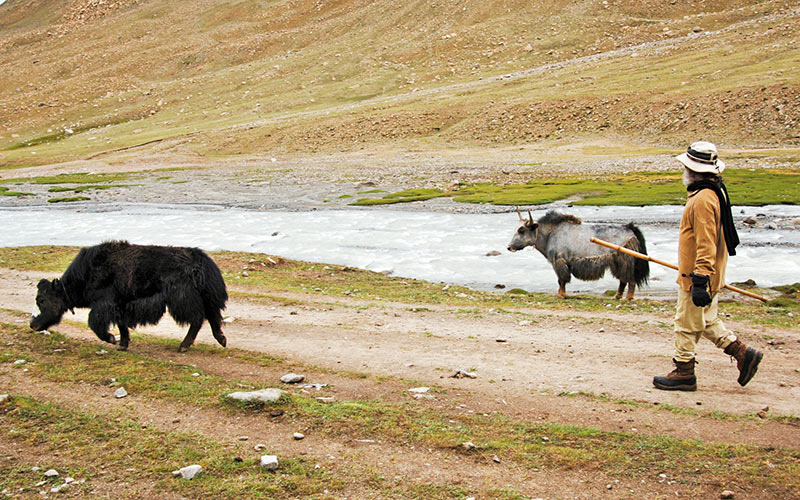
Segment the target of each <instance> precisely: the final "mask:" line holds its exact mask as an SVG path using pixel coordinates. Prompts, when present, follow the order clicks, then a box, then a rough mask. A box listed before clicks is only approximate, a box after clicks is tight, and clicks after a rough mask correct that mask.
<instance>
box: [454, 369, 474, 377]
mask: <svg viewBox="0 0 800 500" xmlns="http://www.w3.org/2000/svg"><path fill="white" fill-rule="evenodd" d="M450 378H478V374H477V373H475V372H470V371H467V370H456V371H455V372H454V373H453V374H452V375H450Z"/></svg>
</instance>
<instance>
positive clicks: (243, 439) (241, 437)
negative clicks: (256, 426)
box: [239, 436, 250, 441]
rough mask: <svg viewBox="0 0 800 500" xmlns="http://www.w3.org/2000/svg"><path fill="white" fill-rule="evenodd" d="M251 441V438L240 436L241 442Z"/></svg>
mask: <svg viewBox="0 0 800 500" xmlns="http://www.w3.org/2000/svg"><path fill="white" fill-rule="evenodd" d="M248 439H250V436H239V441H247V440H248Z"/></svg>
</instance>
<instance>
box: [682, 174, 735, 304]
mask: <svg viewBox="0 0 800 500" xmlns="http://www.w3.org/2000/svg"><path fill="white" fill-rule="evenodd" d="M727 264H728V248H727V247H726V246H725V236H724V235H723V234H722V218H721V216H720V208H719V199H717V194H716V193H715V192H714V191H713V190H711V189H701V190H700V191H695V192H693V193H690V194H689V199H688V200H686V207H685V208H684V209H683V216H682V217H681V228H680V237H679V239H678V269H679V271H678V272H679V273H680V274H679V276H678V284H679V285H680V286H681V288H683V289H684V290H686V291H689V290H691V289H692V279H691V278H689V274H691V273H695V274H702V275H704V276H710V277H711V291H712V292H716V291H718V290H719V289H720V288H722V286H723V285H724V284H725V266H727Z"/></svg>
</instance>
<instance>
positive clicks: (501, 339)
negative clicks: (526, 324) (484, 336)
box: [494, 337, 508, 344]
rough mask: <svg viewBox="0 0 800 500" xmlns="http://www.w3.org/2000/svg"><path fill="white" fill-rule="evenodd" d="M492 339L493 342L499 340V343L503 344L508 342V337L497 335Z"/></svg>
mask: <svg viewBox="0 0 800 500" xmlns="http://www.w3.org/2000/svg"><path fill="white" fill-rule="evenodd" d="M494 341H495V342H499V343H501V344H505V343H506V342H508V339H507V338H504V337H499V338H496V339H494Z"/></svg>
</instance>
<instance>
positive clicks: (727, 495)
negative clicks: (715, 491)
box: [719, 490, 735, 498]
mask: <svg viewBox="0 0 800 500" xmlns="http://www.w3.org/2000/svg"><path fill="white" fill-rule="evenodd" d="M734 496H735V493H734V492H732V491H731V490H725V491H723V492H722V493H720V494H719V497H720V498H733V497H734Z"/></svg>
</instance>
